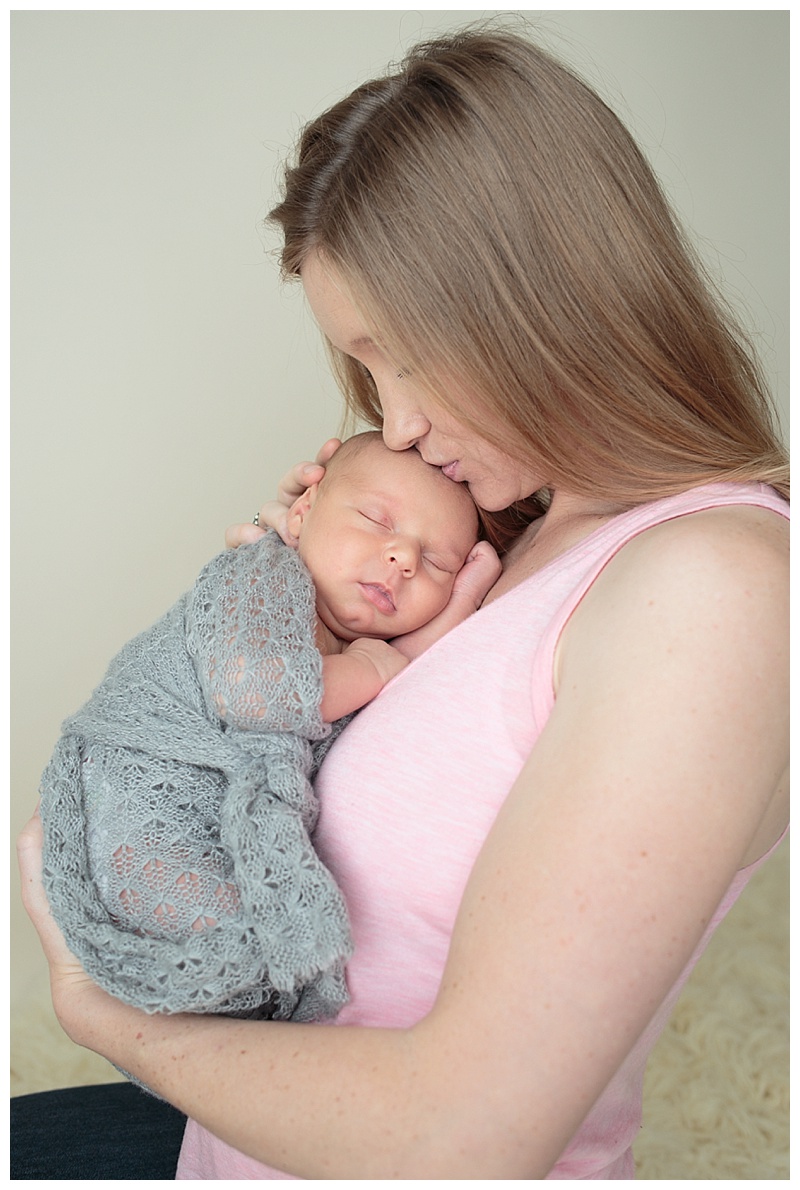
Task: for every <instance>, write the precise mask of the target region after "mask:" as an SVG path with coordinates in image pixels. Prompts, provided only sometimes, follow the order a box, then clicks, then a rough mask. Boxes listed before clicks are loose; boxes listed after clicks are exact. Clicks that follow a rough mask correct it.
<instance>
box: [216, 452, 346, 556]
mask: <svg viewBox="0 0 800 1190" xmlns="http://www.w3.org/2000/svg"><path fill="white" fill-rule="evenodd" d="M341 445H342V443H341V439H339V438H329V439H328V441H327V442H326V443H325V444H324V446H321V447H320V449H319V451H318V452H317V458H316V461H315V462H313V463H309V462H305V463H295V465H294V467H292V469H291V470H290V471H287V472H286V474H285V475H284V477H283V478H282V479H281V481H280V484H279V485H278V498H277V500H268V501H267V502H266V504H262V506H261V508H260V509H259V514H258V525H255V524H251V523H249V522H248V523H247V524H239V525H229V526H228V528H227V529H226V530H225V545H226V548H227V549H236V547H237V546H240V545H250V544H251V543H252V542H254V541H258V539H259V537H263V536H264V532H265V530H266V529H268V528H272V529H276V530H277V531H278V533H279V534H280V535H281V537H282V538H283V540H284V541H285V542H286V544H287V545H294V544H295V539H294V538H293V537H292V536H291V534H290V533H289V531H288V529H287V526H286V513H287V510H288V509H289V508H291V506H292V504H294V502H295V500H296V499H297V497H298V496H302V494H303V492H304V491H305V490H306V488H310V487H311V485H312V484H314V483H319V481H320V480H321V479H322V477H323V476H324V474H325V464H326V463H327V462H328V461H329V460H330V459H331V458H332V457H333V456H334V455H335V454H336V452H337V450H338V449H339V447H340V446H341Z"/></svg>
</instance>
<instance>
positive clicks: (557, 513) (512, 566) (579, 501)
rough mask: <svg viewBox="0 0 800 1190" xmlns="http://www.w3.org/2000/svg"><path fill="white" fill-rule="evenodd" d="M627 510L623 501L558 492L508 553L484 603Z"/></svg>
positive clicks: (540, 568)
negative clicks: (620, 502)
mask: <svg viewBox="0 0 800 1190" xmlns="http://www.w3.org/2000/svg"><path fill="white" fill-rule="evenodd" d="M625 509H626V505H623V504H612V503H611V502H609V501H603V500H591V499H589V498H587V497H584V496H573V495H571V494H570V493H567V492H564V493H558V492H554V493H553V497H552V500H551V502H550V506H549V508H548V509H547V512H546V513H545V514H544V516H542V517H540V518H539V519H538V520H536V521H533V522H532V523H531V524H530V525H529V526H528V527H527V529H526V530H525V531H524V533H522V534H521V535H520V537H519V538H518V539H517V540H516V541H515V542H514V544H513V545H512V547H511V549H510V550H509V551H508V553H507V554H506V555H505V556H504V558H503V573H502V574H501V576H500V578H499V579H498V581H497V582H496V583H495V585H494V587H492V590H491V591H490V592H489V595H488V596H487V598H486V600H485V601H484V602H486V603H489V602H491V600H492V599H495V598H497V596H498V595H502V594H504V593H505V592H506V591H510V590H511V588H512V587H516V586H517V584H518V583H521V582H523V580H524V579H526V578H528V577H529V576H530V575H532V574H535V573H536V571H537V570H542V569H543V568H544V567H545V566H547V565H548V564H549V563H550V562H552V561H553V560H554V559H555V558H558V557H560V555H561V554H563V553H565V552H566V551H567V550H568V549H571V547H572V546H573V545H576V544H577V543H578V542H579V541H582V540H583V539H584V537H588V536H589V534H590V533H593V532H594V531H595V529H599V528H600V526H601V525H604V524H606V522H608V521H610V520H612V519H613V518H614V517H615V516H619V514H620V513H621V512H624V511H625Z"/></svg>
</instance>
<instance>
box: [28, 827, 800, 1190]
mask: <svg viewBox="0 0 800 1190" xmlns="http://www.w3.org/2000/svg"><path fill="white" fill-rule="evenodd" d="M788 920H789V849H788V845H787V844H784V845H783V846H782V847H781V849H780V850H779V851H778V853H777V854H776V855H775V856H774V857H773V859H772V860H771V861H770V863H768V864H767V865H766V866H765V867H764V868H762V869H761V871H760V872H758V873H757V875H756V876H755V877H754V878H753V880H752V882H751V884H750V886H749V887H748V889H747V890H746V891H745V893H744V895H743V896H742V897H741V899H740V900H739V902H738V904H737V905H736V906H735V907H734V909H733V910H732V911H731V913H730V915H729V917H728V918H727V920H726V921H725V922H724V923H723V924H722V926H721V927H720V929H719V930H718V931H717V934H716V936H715V937H714V939H713V941H712V943H711V945H710V947H709V949H708V951H707V952H706V954H705V956H704V957H703V959H702V961H701V962H700V963H699V964H698V966H697V968H696V969H695V971H694V973H693V975H692V978H691V980H690V981H689V983H688V984H687V986H686V988H685V989H684V993H683V997H682V999H681V1001H680V1003H679V1004H678V1007H677V1008H676V1010H675V1013H674V1016H673V1018H672V1021H671V1022H670V1024H669V1026H668V1028H667V1030H666V1032H665V1033H664V1036H663V1037H662V1039H661V1041H660V1042H659V1044H658V1047H657V1048H656V1050H655V1052H654V1054H653V1057H652V1059H651V1063H650V1067H649V1071H648V1075H647V1079H646V1082H645V1111H644V1126H643V1128H642V1132H641V1134H640V1137H639V1140H638V1142H637V1144H636V1146H635V1152H636V1160H637V1171H638V1172H637V1177H639V1178H645V1179H646V1178H651V1179H672V1178H681V1179H683V1178H685V1179H688V1180H700V1179H702V1180H716V1179H720V1178H730V1179H735V1180H747V1179H751V1178H752V1179H762V1178H766V1179H770V1180H772V1179H787V1178H788V1177H789V1056H788V1050H789V1019H788V1018H789V938H788ZM119 1079H120V1075H119V1074H118V1073H117V1071H116V1070H115V1069H114V1068H113V1067H112V1066H109V1064H108V1063H107V1062H105V1061H103V1060H102V1059H101V1058H98V1057H96V1056H95V1055H93V1054H89V1053H87V1052H85V1051H83V1050H80V1049H78V1048H77V1047H76V1046H74V1045H72V1043H71V1042H69V1041H68V1040H67V1038H66V1037H65V1035H64V1034H63V1033H62V1031H61V1029H60V1028H59V1026H58V1024H57V1022H56V1020H55V1017H54V1016H53V1013H52V1009H51V1008H50V1004H49V998H48V997H47V995H46V993H45V992H43V993H42V994H41V996H39V997H38V998H36V997H34V998H33V999H31V1000H29V1001H28V1002H27V1003H26V1005H25V1006H24V1007H22V1008H20V1009H18V1010H17V1011H16V1012H13V1013H12V1041H11V1093H12V1095H23V1094H26V1093H28V1092H31V1091H43V1090H49V1089H50V1088H55V1087H68V1086H75V1085H79V1084H91V1083H101V1082H116V1081H118V1080H119Z"/></svg>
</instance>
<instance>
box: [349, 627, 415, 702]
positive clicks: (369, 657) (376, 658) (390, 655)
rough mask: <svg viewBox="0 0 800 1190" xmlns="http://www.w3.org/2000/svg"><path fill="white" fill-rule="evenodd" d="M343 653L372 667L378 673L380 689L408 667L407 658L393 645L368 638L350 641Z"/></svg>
mask: <svg viewBox="0 0 800 1190" xmlns="http://www.w3.org/2000/svg"><path fill="white" fill-rule="evenodd" d="M344 653H345V654H346V655H347V656H348V657H359V658H362V657H363V658H364V659H365V661H367V662H368V663H369V664H370V665H372V666H374V668H375V669H376V670H377V671H378V677H379V679H380V683H381V689H382V688H383V687H384V686H385V685H386V683H387V682H390V681H391V680H392V678H394V677H396V676H397V674H399V673H400V671H401V669H405V667H406V666H407V665H408V658H407V657H405V656H404V655H403V654H402V653H400V652H399V651H398V650H397V649H395V648H394V646H393V645H390V644H389V643H388V642H387V641H385V640H373V639H372V637H368V636H363V637H359V639H358V640H354V641H352V643H351V644H349V645H347V646H346V647H345V649H344ZM376 693H377V691H376ZM373 697H374V695H373Z"/></svg>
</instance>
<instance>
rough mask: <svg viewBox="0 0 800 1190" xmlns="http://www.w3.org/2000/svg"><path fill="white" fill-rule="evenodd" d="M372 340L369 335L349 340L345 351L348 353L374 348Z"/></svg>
mask: <svg viewBox="0 0 800 1190" xmlns="http://www.w3.org/2000/svg"><path fill="white" fill-rule="evenodd" d="M374 346H375V343H374V340H372V339H371V338H370V336H369V335H360V336H359V338H357V339H351V340H350V342H349V343H348V344H347V348H346V350H347V351H348V352H351V351H357V350H358V349H359V348H360V347H374Z"/></svg>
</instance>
